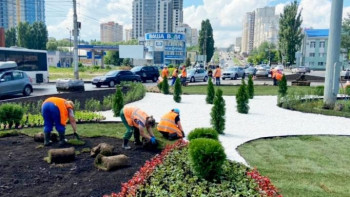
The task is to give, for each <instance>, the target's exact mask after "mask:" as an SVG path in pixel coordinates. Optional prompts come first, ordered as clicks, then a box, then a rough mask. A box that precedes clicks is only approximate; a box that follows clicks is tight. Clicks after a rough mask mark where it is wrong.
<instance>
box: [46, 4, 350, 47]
mask: <svg viewBox="0 0 350 197" xmlns="http://www.w3.org/2000/svg"><path fill="white" fill-rule="evenodd" d="M77 2H78V4H77V12H78V21H80V22H81V23H82V29H81V32H80V37H81V39H83V40H86V41H90V40H94V39H96V40H100V23H103V22H108V21H114V22H117V23H119V24H122V25H123V26H124V29H125V28H131V26H132V25H131V19H132V12H131V10H132V0H77ZM288 3H290V0H215V1H213V0H184V23H186V24H188V25H190V26H191V27H192V28H197V29H198V30H199V29H200V24H201V21H202V20H205V19H209V20H210V22H211V25H212V27H213V30H214V40H215V46H217V47H228V46H229V45H230V44H235V40H236V37H240V36H241V35H242V21H243V17H244V15H245V13H246V12H251V11H254V10H255V9H256V8H263V7H266V6H276V14H280V13H281V12H282V11H283V7H284V6H285V5H286V4H288ZM299 3H300V8H302V17H303V27H312V28H329V18H330V10H331V0H299ZM348 14H350V0H344V12H343V17H345V16H347V15H348ZM72 16H73V9H72V0H46V24H47V27H48V31H49V36H50V37H54V38H56V39H62V38H69V36H70V34H69V32H70V29H72V24H73V17H72Z"/></svg>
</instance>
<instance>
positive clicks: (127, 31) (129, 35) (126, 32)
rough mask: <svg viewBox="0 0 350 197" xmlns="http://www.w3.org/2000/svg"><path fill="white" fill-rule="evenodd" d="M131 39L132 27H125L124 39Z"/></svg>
mask: <svg viewBox="0 0 350 197" xmlns="http://www.w3.org/2000/svg"><path fill="white" fill-rule="evenodd" d="M129 40H132V29H125V41H129Z"/></svg>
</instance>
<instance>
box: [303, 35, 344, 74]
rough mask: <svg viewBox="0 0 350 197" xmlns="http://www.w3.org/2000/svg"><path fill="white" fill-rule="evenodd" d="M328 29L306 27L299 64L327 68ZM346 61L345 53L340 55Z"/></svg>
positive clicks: (320, 68) (340, 59)
mask: <svg viewBox="0 0 350 197" xmlns="http://www.w3.org/2000/svg"><path fill="white" fill-rule="evenodd" d="M328 36H329V30H328V29H305V30H304V39H303V42H302V46H301V50H300V52H299V54H301V57H300V58H299V60H298V59H297V61H300V62H298V63H300V64H298V63H297V64H298V65H302V66H308V67H310V69H312V70H325V69H326V62H327V47H328ZM339 61H340V62H344V57H343V54H341V56H340V57H339Z"/></svg>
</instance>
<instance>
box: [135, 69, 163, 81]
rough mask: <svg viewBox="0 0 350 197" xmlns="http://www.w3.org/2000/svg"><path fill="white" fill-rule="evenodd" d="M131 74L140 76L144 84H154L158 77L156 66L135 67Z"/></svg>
mask: <svg viewBox="0 0 350 197" xmlns="http://www.w3.org/2000/svg"><path fill="white" fill-rule="evenodd" d="M131 72H133V73H135V74H137V75H140V77H141V80H142V81H143V82H146V81H147V80H152V81H153V82H156V81H157V80H158V77H159V70H158V67H156V66H136V67H134V68H132V69H131Z"/></svg>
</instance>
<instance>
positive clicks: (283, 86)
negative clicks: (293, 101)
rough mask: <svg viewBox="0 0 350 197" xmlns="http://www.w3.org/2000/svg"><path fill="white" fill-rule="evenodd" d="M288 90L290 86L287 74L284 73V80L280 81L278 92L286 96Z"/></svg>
mask: <svg viewBox="0 0 350 197" xmlns="http://www.w3.org/2000/svg"><path fill="white" fill-rule="evenodd" d="M287 90H288V86H287V79H286V76H285V75H283V77H282V80H281V81H280V82H279V83H278V94H279V96H281V97H284V96H286V95H287Z"/></svg>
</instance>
